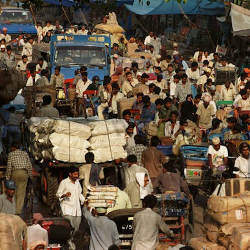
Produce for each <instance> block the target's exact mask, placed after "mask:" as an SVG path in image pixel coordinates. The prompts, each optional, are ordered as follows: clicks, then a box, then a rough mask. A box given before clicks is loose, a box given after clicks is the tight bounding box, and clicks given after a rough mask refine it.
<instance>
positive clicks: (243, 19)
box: [230, 4, 250, 36]
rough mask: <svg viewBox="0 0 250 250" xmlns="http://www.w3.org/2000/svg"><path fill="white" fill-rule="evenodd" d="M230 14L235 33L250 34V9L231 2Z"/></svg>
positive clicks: (239, 34) (240, 34)
mask: <svg viewBox="0 0 250 250" xmlns="http://www.w3.org/2000/svg"><path fill="white" fill-rule="evenodd" d="M230 15H231V19H232V27H233V34H234V35H237V36H250V10H248V9H245V8H243V7H241V6H238V5H236V4H231V12H230Z"/></svg>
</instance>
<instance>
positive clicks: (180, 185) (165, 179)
mask: <svg viewBox="0 0 250 250" xmlns="http://www.w3.org/2000/svg"><path fill="white" fill-rule="evenodd" d="M155 187H156V188H155V191H157V189H160V191H161V193H165V192H169V191H173V192H176V193H177V192H183V193H185V195H186V196H187V197H190V191H189V188H188V184H187V183H186V181H184V180H183V178H182V177H181V176H180V175H179V174H178V173H177V170H176V169H175V168H174V162H173V161H169V162H167V163H165V164H164V165H163V169H162V173H161V174H160V175H159V176H158V177H157V178H156V181H155Z"/></svg>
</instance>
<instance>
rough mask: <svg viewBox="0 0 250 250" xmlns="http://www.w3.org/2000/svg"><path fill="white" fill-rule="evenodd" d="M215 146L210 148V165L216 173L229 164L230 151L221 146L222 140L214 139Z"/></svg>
mask: <svg viewBox="0 0 250 250" xmlns="http://www.w3.org/2000/svg"><path fill="white" fill-rule="evenodd" d="M212 143H213V145H210V146H209V147H208V152H207V154H208V165H209V167H210V168H211V169H212V170H213V171H214V172H216V170H218V169H219V168H220V167H225V166H226V165H227V163H228V151H227V148H226V147H225V146H222V145H220V138H219V137H214V138H213V139H212Z"/></svg>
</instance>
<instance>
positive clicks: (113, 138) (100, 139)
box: [89, 133, 126, 149]
mask: <svg viewBox="0 0 250 250" xmlns="http://www.w3.org/2000/svg"><path fill="white" fill-rule="evenodd" d="M89 142H90V147H91V148H92V149H97V148H106V147H109V146H110V145H112V146H124V145H126V139H125V134H124V133H113V134H109V135H98V136H94V137H91V138H90V140H89Z"/></svg>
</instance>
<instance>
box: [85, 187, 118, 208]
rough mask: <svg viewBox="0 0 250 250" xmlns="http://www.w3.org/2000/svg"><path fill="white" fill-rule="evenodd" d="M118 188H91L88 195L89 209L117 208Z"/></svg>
mask: <svg viewBox="0 0 250 250" xmlns="http://www.w3.org/2000/svg"><path fill="white" fill-rule="evenodd" d="M117 191H118V188H117V187H114V186H109V185H103V186H93V187H90V189H89V191H88V194H87V201H88V206H89V207H95V208H96V207H103V208H112V207H114V206H115V201H116V197H117Z"/></svg>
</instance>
